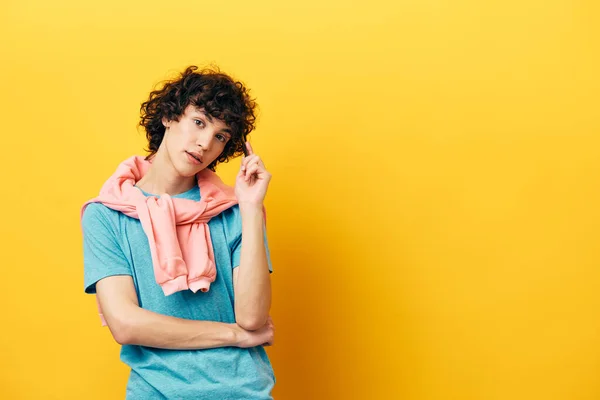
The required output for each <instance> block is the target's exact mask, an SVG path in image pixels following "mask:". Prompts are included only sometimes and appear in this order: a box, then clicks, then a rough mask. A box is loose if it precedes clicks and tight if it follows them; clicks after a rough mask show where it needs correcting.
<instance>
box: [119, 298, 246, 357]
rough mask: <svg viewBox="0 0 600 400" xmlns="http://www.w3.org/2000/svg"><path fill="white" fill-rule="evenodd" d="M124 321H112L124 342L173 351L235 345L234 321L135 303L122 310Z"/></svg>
mask: <svg viewBox="0 0 600 400" xmlns="http://www.w3.org/2000/svg"><path fill="white" fill-rule="evenodd" d="M121 314H122V316H121V318H122V322H117V321H112V322H113V323H112V324H111V321H108V322H109V326H112V327H114V328H115V329H114V330H113V329H112V328H111V330H113V336H114V337H115V339H116V340H117V341H118V342H119V343H121V344H133V345H140V346H147V347H156V348H161V349H171V350H198V349H210V348H216V347H226V346H235V345H236V343H237V339H238V338H237V334H236V332H237V329H236V326H235V324H227V323H223V322H213V321H194V320H188V319H184V318H176V317H171V316H168V315H161V314H158V313H155V312H152V311H148V310H145V309H143V308H140V307H138V306H135V305H131V306H128V307H127V309H126V310H122V312H121Z"/></svg>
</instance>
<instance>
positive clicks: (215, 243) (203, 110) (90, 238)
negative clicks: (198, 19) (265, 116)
mask: <svg viewBox="0 0 600 400" xmlns="http://www.w3.org/2000/svg"><path fill="white" fill-rule="evenodd" d="M254 109H255V103H254V101H253V100H252V99H251V98H250V97H249V94H248V91H247V89H246V88H245V87H244V85H243V84H241V83H240V82H235V81H234V80H233V79H232V78H230V77H229V76H227V75H225V74H223V73H220V72H218V71H214V70H208V69H207V70H202V71H197V68H196V67H195V66H191V67H188V68H187V69H186V70H185V71H184V72H183V73H182V74H181V75H180V76H179V77H178V78H177V79H174V80H171V81H167V82H166V83H165V84H164V85H163V87H162V88H160V89H158V90H155V91H153V92H151V93H150V96H149V99H148V100H147V101H146V102H144V103H143V104H142V107H141V114H142V115H141V121H140V125H141V126H143V127H144V128H145V130H146V137H147V139H148V149H147V150H148V152H149V154H148V156H147V157H145V158H142V157H139V156H134V157H132V158H130V159H128V160H125V161H124V162H123V163H121V165H119V168H118V169H117V171H116V172H115V173H114V174H113V176H111V177H110V179H109V180H108V181H107V182H106V183H105V184H104V186H103V187H102V190H101V191H100V195H99V196H98V197H97V198H95V199H92V200H90V201H89V202H87V203H86V204H85V205H84V207H83V208H82V228H83V235H84V281H85V282H84V284H85V291H86V293H91V294H94V293H95V294H96V298H97V301H98V307H99V310H100V311H101V317H102V318H103V321H105V323H106V324H107V325H108V327H109V329H110V331H111V333H112V335H113V337H114V339H115V340H116V341H117V342H118V343H120V344H121V345H122V349H121V360H122V361H123V362H125V363H126V364H127V365H128V366H129V367H131V373H130V376H129V381H128V385H127V391H126V393H127V395H126V396H127V399H140V400H141V399H143V400H150V399H165V398H166V399H219V400H222V399H272V397H271V390H272V388H273V386H274V384H275V376H274V373H273V369H272V366H271V363H270V361H269V358H268V356H267V354H266V352H265V350H264V347H263V346H267V345H272V344H273V335H274V326H273V322H272V321H271V318H270V317H269V310H270V306H271V283H270V273H271V272H272V266H271V262H270V257H269V249H268V245H267V239H266V232H265V224H264V207H263V201H264V198H265V195H266V192H267V187H268V185H269V182H270V179H271V175H270V173H269V172H268V171H267V170H266V168H265V166H264V164H263V162H262V160H261V159H260V157H259V156H258V155H256V154H254V153H253V149H252V146H250V144H249V143H248V142H247V141H246V139H247V135H248V134H249V133H250V132H251V131H252V130H253V129H254V123H255V115H254ZM242 154H246V156H245V157H243V159H242V162H241V166H240V170H239V173H238V174H237V177H236V182H235V189H233V188H230V187H228V186H227V185H225V184H223V183H222V182H221V181H220V179H219V178H218V176H217V175H216V173H215V172H214V171H215V169H216V166H217V165H218V163H221V162H226V161H228V160H229V159H231V158H233V157H236V156H239V155H242Z"/></svg>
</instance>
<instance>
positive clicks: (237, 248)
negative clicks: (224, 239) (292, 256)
mask: <svg viewBox="0 0 600 400" xmlns="http://www.w3.org/2000/svg"><path fill="white" fill-rule="evenodd" d="M239 210H240V209H239V206H234V207H232V213H231V214H230V218H231V219H232V221H231V224H229V226H230V227H231V230H232V232H231V233H230V234H229V235H228V237H229V238H230V240H229V249H230V250H231V265H232V268H237V267H239V266H240V256H241V254H242V215H241V214H240V211H239ZM263 231H264V242H265V251H266V253H267V264H268V266H269V272H273V265H272V263H271V253H270V251H269V242H268V240H267V229H266V226H265V227H264V229H263Z"/></svg>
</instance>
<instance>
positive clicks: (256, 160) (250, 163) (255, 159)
mask: <svg viewBox="0 0 600 400" xmlns="http://www.w3.org/2000/svg"><path fill="white" fill-rule="evenodd" d="M252 157H253V158H252V159H251V160H249V161H248V162H247V163H246V165H245V166H244V171H246V175H248V173H249V172H248V171H249V170H250V169H251V168H254V167H255V166H258V167H259V168H264V167H263V163H262V162H261V161H260V158H259V157H258V156H256V155H255V156H252Z"/></svg>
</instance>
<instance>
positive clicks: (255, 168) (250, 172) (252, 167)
mask: <svg viewBox="0 0 600 400" xmlns="http://www.w3.org/2000/svg"><path fill="white" fill-rule="evenodd" d="M259 170H260V166H259V165H258V164H252V165H250V167H248V169H246V180H248V179H249V178H250V177H251V176H252V175H254V174H258V173H259Z"/></svg>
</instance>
